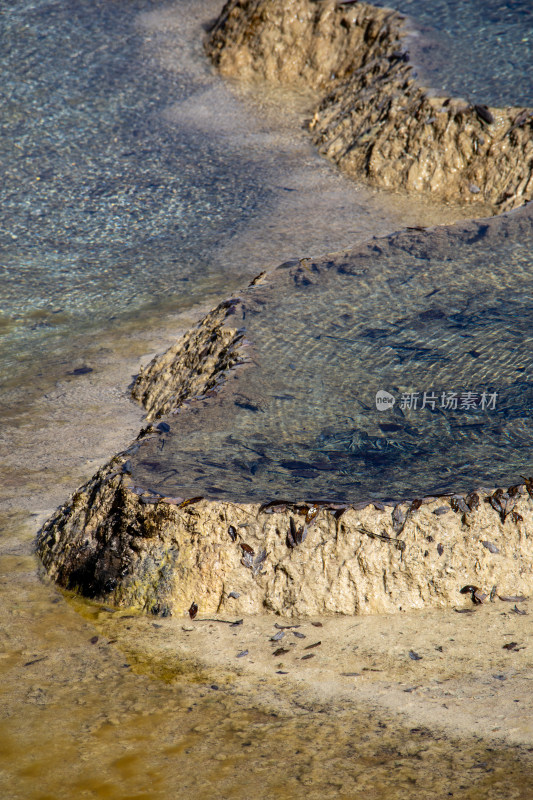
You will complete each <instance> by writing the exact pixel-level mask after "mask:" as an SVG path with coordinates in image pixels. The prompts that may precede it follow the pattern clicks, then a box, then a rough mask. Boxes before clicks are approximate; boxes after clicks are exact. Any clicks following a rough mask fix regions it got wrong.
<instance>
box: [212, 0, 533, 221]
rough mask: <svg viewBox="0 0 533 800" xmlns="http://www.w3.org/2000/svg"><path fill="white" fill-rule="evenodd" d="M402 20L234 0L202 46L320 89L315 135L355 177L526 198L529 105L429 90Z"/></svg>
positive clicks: (530, 183) (227, 70)
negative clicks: (474, 99)
mask: <svg viewBox="0 0 533 800" xmlns="http://www.w3.org/2000/svg"><path fill="white" fill-rule="evenodd" d="M403 20H404V17H403V16H402V15H400V14H398V13H397V12H394V11H391V10H389V9H382V8H375V7H374V6H371V5H367V4H366V3H338V2H336V1H335V0H322V1H321V2H313V1H312V0H292V2H290V3H286V2H284V0H260V2H255V1H253V2H252V0H245V2H243V0H228V2H227V3H226V5H225V6H224V9H223V10H222V12H221V14H220V16H219V18H218V20H217V23H216V25H215V26H214V28H213V30H212V31H211V33H210V35H209V38H208V40H207V43H206V47H207V52H208V53H209V55H210V57H211V58H212V60H213V62H214V63H215V64H216V65H217V67H218V68H219V69H220V71H221V72H222V74H224V75H227V76H230V77H236V78H239V79H241V80H242V79H245V80H252V81H258V80H261V81H269V82H271V83H276V84H282V85H292V86H294V85H296V86H312V87H314V88H317V89H319V90H320V91H321V93H322V100H321V102H320V103H319V105H318V107H317V110H316V113H315V115H314V117H313V119H312V121H311V123H310V129H311V132H312V137H313V140H314V141H315V143H316V144H317V145H318V147H319V149H320V151H321V152H322V153H324V155H327V156H328V158H331V159H332V160H333V161H335V162H336V163H337V164H339V166H340V167H341V168H342V169H344V170H345V171H346V172H348V173H349V174H351V175H354V176H358V177H361V176H366V178H367V179H368V180H369V181H370V182H371V183H373V184H374V185H377V186H382V187H385V188H387V189H403V190H407V191H409V192H421V193H426V194H432V195H433V196H437V197H439V198H441V199H442V200H445V201H451V202H463V203H464V202H467V203H468V202H471V203H472V204H473V205H476V204H485V205H488V206H490V207H491V208H492V209H493V211H495V212H498V211H504V210H506V209H509V208H515V207H516V206H519V205H521V204H522V203H523V202H524V201H525V200H529V199H531V197H532V194H533V110H532V109H529V108H518V107H516V108H515V107H505V108H489V107H488V106H486V105H484V104H479V103H474V104H472V103H470V102H468V101H467V100H465V99H464V98H450V97H449V96H445V95H443V93H442V92H441V93H439V92H438V89H439V87H438V86H437V87H435V89H436V91H429V90H427V89H426V88H424V87H422V86H421V85H420V84H419V83H418V81H417V79H416V73H415V72H414V71H413V69H412V65H411V64H410V63H409V61H410V59H409V52H408V46H407V45H406V43H405V42H404V41H402V36H404V34H405V33H406V31H405V30H404V29H403V28H402V22H403ZM439 95H440V96H439Z"/></svg>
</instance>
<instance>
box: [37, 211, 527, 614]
mask: <svg viewBox="0 0 533 800" xmlns="http://www.w3.org/2000/svg"><path fill="white" fill-rule="evenodd" d="M528 219H529V215H528V214H526V213H525V212H522V211H518V212H513V214H511V215H506V216H504V217H499V218H497V219H493V220H490V221H489V224H488V225H484V226H483V225H482V224H481V223H479V222H478V223H470V224H469V225H467V226H465V231H466V232H470V237H469V238H470V239H471V240H476V238H477V234H478V233H479V231H480V230H481V228H483V229H484V227H487V228H488V227H489V226H496V225H497V226H498V229H501V230H502V231H509V230H511V229H512V230H513V231H514V233H515V234H516V231H517V230H518V231H520V230H522V228H521V227H520V226H522V225H528V224H529V223H528ZM444 230H446V229H441V230H440V231H439V230H438V229H436V230H435V231H434V232H427V233H420V232H418V233H417V234H416V235H417V236H418V237H426V239H427V238H428V237H435V238H436V240H437V241H438V242H439V243H440V245H439V246H440V248H441V250H440V251H439V252H441V257H442V258H444V256H445V255H446V252H447V251H446V248H445V246H444V242H443V240H442V236H443V232H444ZM524 230H525V229H524ZM408 235H411V234H410V233H409V232H404V234H402V235H397V236H396V237H389V240H388V241H389V243H390V244H392V245H393V244H394V243H395V242H396V241H397V239H398V236H399V238H400V240H401V241H403V238H402V237H406V236H408ZM453 235H454V236H456V235H457V236H458V235H459V234H458V232H457V231H455V230H454V231H453ZM467 238H468V237H467ZM424 241H425V240H424ZM381 244H382V247H383V248H384V247H385V246H386V242H385V240H383V241H382V242H381ZM424 246H425V247H427V243H426V244H425V245H424ZM368 247H369V248H370V250H371V251H372V253H374V255H373V256H372V257H373V258H374V259H375V258H376V255H375V252H376V250H375V248H376V240H374V241H373V242H371V243H370V244H369V246H368ZM364 250H365V248H357V249H356V250H354V251H353V253H352V254H350V255H349V254H342V256H343V257H342V258H340V259H339V263H340V265H341V267H342V269H344V270H348V271H349V269H351V267H350V263H349V261H348V258H349V257H351V258H352V259H355V260H356V261H357V260H359V262H361V261H362V259H363V258H364V257H365V255H364V252H363V251H364ZM424 252H425V250H424ZM309 269H310V267H309V266H308V265H307V264H306V263H304V264H302V263H301V262H295V263H294V264H292V265H291V264H290V263H289V264H285V265H282V266H281V267H279V268H278V270H276V271H275V274H274V276H270V277H269V276H266V279H265V280H262V279H259V280H257V281H255V282H254V283H253V284H252V285H251V286H250V287H249V288H248V289H247V290H244V291H243V292H242V295H241V297H239V298H234V299H232V300H229V301H227V302H225V303H222V304H220V305H219V306H218V307H217V308H216V309H215V310H214V311H213V312H211V313H210V314H208V315H207V316H206V317H205V319H204V320H202V321H201V322H200V323H199V324H198V325H197V327H196V328H195V329H194V330H193V331H191V332H189V333H188V334H186V335H185V337H184V338H183V339H182V341H181V342H180V343H179V344H178V345H176V346H174V347H173V348H171V349H170V350H169V351H167V353H165V354H163V355H162V356H160V357H158V358H156V359H154V361H153V362H152V364H151V365H150V366H149V368H148V369H147V370H145V371H144V372H143V373H142V375H141V376H140V378H139V379H138V382H137V384H136V387H135V389H134V393H135V395H136V396H137V397H139V398H141V399H142V398H144V401H145V402H146V404H147V407H148V408H149V409H150V414H151V416H152V417H156V416H158V415H160V413H162V410H163V409H165V411H166V413H169V414H171V415H172V416H169V417H167V418H168V419H169V420H170V423H171V425H172V427H173V428H175V430H176V434H175V435H176V436H178V438H179V437H180V436H181V435H183V433H184V432H186V430H187V424H188V423H187V419H188V417H187V415H185V422H184V427H182V428H180V425H179V420H180V417H181V415H182V414H183V411H180V412H179V414H178V415H177V416H176V415H175V412H176V411H178V410H179V409H180V408H182V407H183V405H184V404H187V403H188V402H189V401H191V400H192V399H193V397H195V398H196V400H195V401H194V402H193V403H192V404H191V412H190V413H193V414H195V413H197V412H196V410H195V409H197V408H198V407H199V406H200V405H202V404H207V406H206V413H208V414H209V413H210V412H211V413H213V409H212V406H213V404H214V403H215V402H218V400H219V399H220V398H217V397H209V396H208V398H207V399H202V397H203V398H205V396H206V392H209V391H212V392H213V393H214V394H217V395H221V396H224V395H225V394H229V395H231V394H232V393H235V392H239V390H240V391H242V389H243V386H242V385H239V386H237V384H239V380H238V379H239V377H240V376H241V371H242V370H243V367H242V366H238V365H242V364H244V363H246V360H245V358H244V357H243V354H242V351H241V348H242V347H243V345H244V344H246V342H245V341H243V339H242V336H243V332H242V330H238V329H236V328H234V327H229V325H228V322H229V323H230V322H231V319H232V318H236V319H240V318H241V317H242V314H240V312H242V308H243V307H245V306H246V308H247V311H248V314H247V317H246V319H248V318H249V315H250V314H251V315H252V317H253V309H254V306H255V308H258V307H262V305H263V304H264V303H265V300H264V297H263V295H264V290H265V288H268V287H269V286H270V284H271V283H272V284H273V286H274V289H273V290H272V291H273V294H276V292H279V291H280V287H285V291H287V286H288V285H289V283H290V282H292V283H293V284H294V283H295V281H296V284H297V283H298V282H300V283H301V282H302V281H304V280H306V281H307V282H309V276H310V275H311V272H309ZM275 276H277V278H276V277H275ZM354 280H357V276H356V277H354ZM258 283H263V284H264V285H263V286H258V285H256V284H258ZM296 284H295V285H296ZM252 344H253V342H252ZM254 347H255V345H254ZM252 353H254V357H257V358H259V354H258V353H255V350H254V349H253V348H252ZM231 365H233V366H231ZM230 366H231V369H230ZM248 375H250V376H251V375H252V370H248V369H247V370H246V374H245V375H242V376H241V377H242V378H243V379H244V378H246V379H248ZM224 376H225V377H226V378H227V377H229V378H230V379H231V380H229V381H228V380H226V381H224ZM236 378H237V380H236ZM219 382H220V383H221V385H220V386H219V385H218V383H219ZM211 386H213V387H215V388H214V389H212V390H211V389H208V388H207V387H211ZM244 388H246V387H244ZM199 394H200V395H202V397H200V398H199V397H198V395H199ZM239 396H240V394H239ZM170 427H171V426H170V425H169V424H168V423H166V422H161V423H159V424H158V425H156V424H154V425H150V426H148V427H147V428H146V429H144V430H143V431H141V433H140V435H139V438H138V440H137V441H136V442H135V443H134V444H133V445H132V446H131V447H130V448H128V449H127V450H126V451H124V452H123V453H120V454H119V455H117V456H116V457H114V458H113V459H112V460H111V461H110V462H109V464H108V465H106V466H105V467H104V468H102V469H101V470H100V471H99V472H98V473H97V474H96V475H95V476H94V478H93V479H92V480H90V481H89V482H88V483H87V484H86V485H85V486H83V487H81V489H79V490H78V491H77V492H76V493H75V494H74V495H73V496H72V498H70V500H69V501H68V502H67V503H66V504H65V505H64V506H62V507H61V508H60V509H59V510H58V511H57V512H56V514H55V515H54V516H53V517H52V518H51V519H50V520H49V521H48V522H47V523H46V525H45V526H44V527H43V529H42V530H41V532H40V534H39V538H38V553H39V555H40V557H41V559H42V561H43V563H44V566H45V567H46V569H47V571H48V572H49V574H50V576H51V577H52V578H53V579H54V580H55V581H57V582H58V583H59V584H60V585H61V586H63V587H65V588H68V589H75V590H77V591H80V592H81V593H82V594H84V595H86V596H88V597H92V598H97V599H99V600H103V601H105V602H106V603H114V604H117V605H119V606H127V607H134V608H137V609H139V610H143V611H148V612H151V613H154V614H162V615H169V614H184V613H186V612H187V610H188V609H189V608H190V607H191V605H192V604H193V603H195V604H196V605H197V606H198V613H199V614H213V613H222V614H236V613H237V614H244V613H246V614H258V613H262V612H265V611H266V612H274V613H277V614H280V615H285V616H306V615H309V616H312V615H320V614H357V613H359V614H362V613H381V612H399V611H406V610H409V609H418V608H431V607H434V608H439V607H450V606H455V605H458V604H459V605H460V606H465V607H466V608H468V607H471V606H472V602H473V601H478V600H480V601H483V600H485V601H488V596H489V595H490V594H491V593H492V594H493V596H494V597H497V596H501V597H514V596H520V595H527V594H529V593H530V592H531V587H532V583H531V575H532V571H533V536H532V534H531V531H532V530H533V480H532V479H527V480H524V482H523V483H522V484H520V485H516V486H512V487H510V488H509V489H508V490H507V491H504V490H502V489H499V490H496V491H494V492H492V491H487V490H486V489H485V490H483V489H481V490H478V491H477V492H472V493H470V494H468V495H466V496H465V495H463V496H461V495H452V494H443V495H441V496H438V497H437V496H433V497H425V498H418V499H416V500H414V501H412V500H411V501H409V502H408V501H405V502H400V503H396V504H393V503H389V502H386V501H383V502H378V501H365V502H359V503H353V502H335V503H333V502H325V501H324V502H303V501H302V502H294V501H293V502H285V501H282V500H276V501H275V502H269V503H266V504H263V505H260V504H259V503H254V502H243V503H237V502H228V501H224V500H213V499H203V498H199V497H191V496H190V495H189V494H185V496H183V497H175V496H172V497H169V496H164V495H163V494H161V493H158V492H157V491H156V490H154V489H153V488H148V486H147V485H146V483H145V484H144V485H139V483H138V482H137V483H136V482H135V481H134V478H133V475H132V474H131V473H132V463H133V462H134V461H135V457H136V453H137V452H138V451H139V450H140V449H141V448H144V447H145V444H146V443H147V444H149V445H153V447H150V448H148V449H149V451H150V452H152V451H153V452H154V454H155V455H156V457H157V453H158V452H160V449H161V448H162V447H163V446H164V444H165V441H164V440H165V437H166V436H167V435H168V428H170ZM180 431H181V433H180ZM150 439H151V440H152V441H151V442H150V441H149V440H150ZM165 452H166V451H165ZM149 457H152V456H149ZM133 473H135V469H133ZM180 474H181V473H180ZM187 478H188V476H187V475H183V480H186V479H187ZM141 483H142V481H141ZM194 485H197V484H194ZM179 486H180V483H179V479H178V483H177V487H178V488H179ZM265 499H268V498H265ZM465 586H472V587H476V590H479V593H478V595H477V596H474V589H472V590H467V591H466V593H464V594H461V589H462V588H463V587H465ZM483 595H485V597H483Z"/></svg>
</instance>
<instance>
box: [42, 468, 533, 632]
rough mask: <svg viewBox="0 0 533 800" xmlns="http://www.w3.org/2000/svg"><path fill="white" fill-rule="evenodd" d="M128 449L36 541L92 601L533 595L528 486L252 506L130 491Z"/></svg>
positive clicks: (245, 605) (219, 607)
mask: <svg viewBox="0 0 533 800" xmlns="http://www.w3.org/2000/svg"><path fill="white" fill-rule="evenodd" d="M127 455H128V453H125V454H123V455H121V456H117V457H116V458H114V459H113V460H112V461H111V463H110V464H109V465H108V466H106V467H105V468H103V469H102V470H100V472H99V473H97V475H96V476H95V477H94V478H93V479H92V480H91V481H89V482H88V483H87V484H86V485H85V486H83V487H82V488H81V489H80V490H79V491H78V492H76V493H75V494H74V495H73V497H72V498H71V499H70V501H69V502H68V503H66V504H65V505H64V506H63V507H62V508H60V509H59V510H58V512H57V513H56V514H55V515H54V517H52V519H51V520H50V521H49V522H48V523H47V524H46V525H45V527H44V528H43V529H42V531H41V533H40V536H39V543H38V552H39V555H40V556H41V559H42V561H43V563H44V565H45V567H46V569H47V570H48V572H49V574H50V576H51V577H52V578H53V579H54V580H55V581H57V582H58V583H59V584H60V585H61V586H63V587H65V588H67V589H75V590H77V591H80V592H81V593H82V594H84V595H86V596H88V597H92V598H97V599H99V600H104V601H105V602H111V603H114V604H116V605H119V606H128V607H134V608H137V609H139V610H142V611H149V612H151V613H153V614H162V615H168V614H183V613H185V612H186V611H187V610H188V609H189V608H190V607H191V605H192V604H193V603H196V605H197V606H198V610H199V613H201V614H206V613H208V614H213V613H223V614H224V613H226V614H243V613H246V614H259V613H262V612H265V611H269V612H274V613H277V614H281V615H284V616H288V617H290V616H306V615H311V616H312V615H319V614H360V613H383V612H389V613H390V612H398V611H406V610H409V609H414V608H431V607H446V606H451V605H456V604H459V605H461V606H463V605H465V604H466V605H471V602H472V601H477V599H478V598H477V597H472V592H471V591H467V592H466V593H464V594H463V595H461V593H460V590H461V589H462V588H463V587H464V586H468V585H471V586H475V587H477V588H479V590H480V593H481V594H480V596H479V599H480V600H481V601H483V600H487V599H488V595H489V594H490V593H491V591H492V594H493V596H495V595H499V596H514V595H522V594H528V592H529V591H530V589H531V574H532V570H533V537H532V536H531V533H530V531H531V530H532V529H533V499H532V498H533V485H532V484H531V483H528V484H527V486H526V485H525V484H524V485H522V486H517V487H512V488H511V489H510V490H509V491H508V492H507V493H503V492H502V491H500V492H496V493H494V494H488V493H484V494H483V493H481V492H480V493H474V494H472V495H470V496H469V497H467V498H460V497H452V498H450V497H447V498H435V497H433V498H425V499H424V500H422V501H415V503H408V504H407V503H406V504H398V505H397V506H395V508H394V509H391V508H387V507H386V506H383V505H381V504H376V505H373V504H365V507H364V508H357V507H353V506H350V505H347V504H328V503H320V504H314V505H313V504H311V503H307V504H298V505H296V504H285V503H281V502H278V503H273V504H268V505H266V506H260V505H259V504H237V503H226V502H219V501H210V500H203V499H198V498H196V499H194V498H192V499H191V500H182V498H165V497H154V495H153V494H152V493H150V492H143V491H142V490H138V489H137V488H136V487H131V485H130V482H129V479H128V476H127V474H125V473H123V472H122V467H123V465H124V463H125V462H126V460H127ZM442 511H447V512H448V513H444V514H443V513H441V512H442ZM300 540H302V541H300ZM481 595H485V597H482V596H481Z"/></svg>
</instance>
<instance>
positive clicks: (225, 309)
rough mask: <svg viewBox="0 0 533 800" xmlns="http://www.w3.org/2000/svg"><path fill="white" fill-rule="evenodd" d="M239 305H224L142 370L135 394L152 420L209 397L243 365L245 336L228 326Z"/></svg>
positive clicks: (228, 301)
mask: <svg viewBox="0 0 533 800" xmlns="http://www.w3.org/2000/svg"><path fill="white" fill-rule="evenodd" d="M237 302H238V300H236V299H230V300H225V301H224V302H223V303H220V305H218V306H217V307H216V308H215V309H213V311H210V312H209V314H207V315H206V316H205V317H204V318H203V319H201V320H200V322H199V323H198V325H197V326H196V327H195V328H193V329H192V330H190V331H189V332H188V333H186V334H185V335H184V336H183V338H182V339H180V340H179V341H178V342H177V343H176V344H175V345H173V346H172V347H169V349H168V350H167V351H166V352H165V353H163V355H157V356H155V357H154V358H153V359H152V361H151V362H150V363H149V364H148V365H147V366H146V367H145V368H144V369H141V371H140V373H139V375H138V376H137V378H136V380H135V383H134V385H133V388H132V392H131V393H132V397H133V398H134V399H135V400H137V401H138V402H139V403H141V405H143V406H144V407H145V408H146V411H147V415H146V417H147V419H148V420H154V419H157V418H158V417H160V416H162V415H163V414H169V413H171V412H172V411H174V410H175V409H177V408H178V407H179V406H180V405H182V404H183V402H185V401H186V400H188V399H198V398H200V397H205V396H209V393H210V392H214V391H215V389H216V387H217V386H218V385H219V384H220V383H221V382H222V381H223V380H224V373H225V372H226V371H227V370H229V369H231V368H232V367H234V366H236V365H237V364H238V363H240V362H241V360H242V359H241V356H240V354H239V352H238V345H239V344H242V340H243V339H244V332H243V331H240V330H237V329H236V328H229V327H225V325H224V323H225V322H226V320H227V318H228V316H229V315H231V314H232V312H233V308H234V306H235V304H236V303H237Z"/></svg>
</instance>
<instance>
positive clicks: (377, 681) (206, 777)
mask: <svg viewBox="0 0 533 800" xmlns="http://www.w3.org/2000/svg"><path fill="white" fill-rule="evenodd" d="M0 567H1V570H2V574H3V576H4V579H3V580H2V583H1V590H0V591H1V594H2V601H3V602H2V607H3V608H4V615H3V616H4V625H3V626H2V627H3V632H2V639H3V647H2V651H3V654H2V656H1V657H0V685H1V690H0V691H1V694H2V702H1V706H0V708H1V711H0V742H1V746H0V753H1V755H0V784H1V785H2V787H3V788H2V796H3V797H5V798H13V799H14V800H15V799H16V800H19V798H21V799H22V798H24V800H33V798H35V799H38V800H52V798H54V800H57V799H58V798H71V797H82V798H83V797H88V798H126V797H127V798H156V799H157V798H169V797H175V796H177V795H178V794H179V796H180V797H184V798H193V797H194V798H201V799H203V798H205V799H206V800H207V799H208V798H212V797H214V796H217V797H221V798H243V799H244V798H250V797H254V798H256V797H258V798H287V800H288V798H299V797H306V798H315V797H316V798H319V797H320V798H330V797H331V798H357V797H363V796H364V797H365V798H374V797H375V798H378V797H379V798H387V799H390V800H395V798H417V797H423V798H426V797H429V796H430V795H434V796H437V797H447V796H453V797H456V798H474V797H476V798H477V797H479V796H480V793H481V794H482V796H484V797H487V798H524V800H525V799H526V798H529V797H531V792H532V790H533V785H532V780H531V775H532V771H531V759H532V752H533V742H532V735H531V734H532V731H531V725H530V709H529V708H528V704H529V701H530V696H531V670H530V668H531V654H530V652H529V650H530V648H529V646H528V642H527V635H528V627H529V625H528V623H529V620H530V617H529V615H527V614H517V613H516V612H515V611H513V610H512V609H513V607H514V604H509V603H503V602H501V601H497V602H495V603H493V604H486V605H484V606H483V607H480V608H478V609H477V610H476V611H475V612H474V613H461V614H459V613H457V612H455V611H453V610H442V611H434V610H433V611H430V612H418V613H411V614H401V615H390V616H377V617H357V618H354V617H346V618H342V617H335V618H333V617H330V618H321V619H313V620H301V621H300V622H298V621H295V620H290V621H288V622H286V621H284V620H283V619H281V618H279V617H271V616H264V617H253V618H250V617H249V618H245V619H243V622H242V624H240V625H237V626H235V627H232V626H230V625H229V624H228V623H224V622H216V621H209V620H206V619H196V620H194V621H191V620H190V619H189V618H184V619H178V618H152V617H145V616H140V615H136V614H131V613H128V611H124V610H121V611H113V610H108V609H106V608H105V607H102V606H98V605H94V604H90V603H87V602H86V601H83V600H80V599H79V598H75V597H69V596H63V595H61V594H60V593H59V592H58V591H57V589H56V588H55V587H54V586H52V585H51V584H49V583H48V582H47V581H46V580H44V581H43V580H41V579H40V578H39V577H38V575H37V571H36V563H35V558H34V556H33V555H30V554H28V553H24V552H22V551H21V552H20V553H18V554H17V553H13V554H12V555H4V556H3V557H2V558H1V559H0ZM15 591H16V596H17V599H16V602H13V596H14V594H15ZM8 600H9V603H8V602H7V601H8ZM465 607H468V606H465ZM517 607H518V608H520V610H522V611H526V612H527V611H528V603H527V602H523V603H519V604H517ZM313 623H314V624H313ZM317 623H321V625H317ZM285 624H292V625H294V624H299V625H300V627H298V628H290V629H283V628H280V627H279V626H283V625H285ZM276 625H277V626H278V627H276ZM280 632H283V634H284V635H283V637H281V638H280V639H278V640H276V641H271V637H273V636H274V635H277V634H279V633H280ZM295 633H298V634H300V635H299V636H296V635H295ZM317 642H321V644H319V645H316V646H315V647H309V646H310V645H315V644H316V643H317ZM511 642H516V643H517V645H516V647H515V648H513V649H511V650H509V649H504V648H503V645H504V644H509V643H511ZM280 648H281V649H283V650H286V651H287V652H284V653H279V654H278V655H275V652H276V651H278V650H279V649H280ZM306 648H309V649H306ZM244 651H248V653H247V654H246V655H244V656H240V657H237V656H238V654H239V653H242V652H244ZM410 652H411V653H413V654H416V655H417V658H416V659H413V658H412V657H411V656H410V655H409V653H410ZM311 654H312V656H313V657H312V658H305V656H309V655H311ZM343 673H344V674H343Z"/></svg>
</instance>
